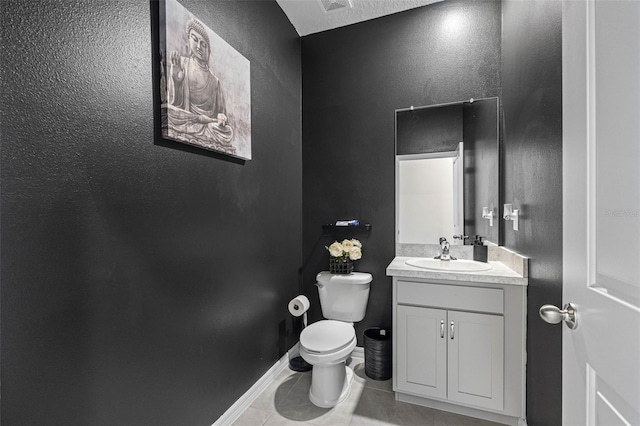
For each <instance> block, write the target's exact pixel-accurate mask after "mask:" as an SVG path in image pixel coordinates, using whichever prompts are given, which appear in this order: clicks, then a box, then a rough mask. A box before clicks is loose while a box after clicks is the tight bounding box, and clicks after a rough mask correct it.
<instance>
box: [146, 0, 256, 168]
mask: <svg viewBox="0 0 640 426" xmlns="http://www.w3.org/2000/svg"><path fill="white" fill-rule="evenodd" d="M211 4H212V5H213V4H214V3H211ZM212 7H213V6H212ZM159 8H160V10H159V28H158V35H159V42H158V47H159V49H160V55H159V60H160V75H159V82H160V96H159V99H160V128H161V133H162V137H163V138H166V139H171V140H174V141H178V142H182V143H185V144H188V145H192V146H196V147H199V148H204V149H207V150H211V151H216V152H219V153H222V154H226V155H230V156H232V157H236V158H240V159H243V160H250V159H251V88H250V81H251V80H250V64H249V61H248V60H247V59H246V58H245V57H244V56H242V55H241V54H240V53H239V52H238V51H236V50H235V49H234V48H233V47H231V46H230V45H229V44H228V43H227V42H225V41H224V40H223V39H222V38H220V37H219V36H218V35H217V34H216V33H215V32H214V31H212V30H211V29H210V28H209V27H208V26H207V25H206V24H205V23H203V22H202V21H201V20H199V19H198V18H197V17H195V16H194V15H193V14H192V13H191V12H189V11H188V10H187V9H186V8H185V7H184V6H182V5H181V4H180V3H178V2H177V1H176V0H160V1H159Z"/></svg>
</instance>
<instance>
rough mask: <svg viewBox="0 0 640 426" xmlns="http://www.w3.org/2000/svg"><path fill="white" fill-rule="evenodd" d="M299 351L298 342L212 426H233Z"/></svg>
mask: <svg viewBox="0 0 640 426" xmlns="http://www.w3.org/2000/svg"><path fill="white" fill-rule="evenodd" d="M297 353H298V345H297V344H296V345H295V346H294V347H293V348H291V350H289V351H288V352H287V353H286V354H284V355H283V356H282V358H280V359H279V360H277V361H276V362H275V364H273V366H272V367H271V368H270V369H269V370H267V372H266V373H264V374H263V375H262V377H260V378H259V379H258V381H257V382H255V383H254V384H253V386H251V387H250V388H249V390H248V391H246V392H245V393H244V395H242V396H241V397H240V398H238V400H237V401H236V402H234V403H233V405H232V406H231V407H229V409H228V410H227V411H225V412H224V414H222V415H221V416H220V417H219V418H218V420H216V422H215V423H214V424H213V425H212V426H231V425H232V424H233V422H235V421H236V420H238V418H239V417H240V416H241V415H242V413H244V412H245V410H246V409H247V408H249V407H250V406H251V404H253V401H255V400H256V398H258V396H260V394H261V393H262V392H263V391H264V390H265V389H266V388H267V387H268V386H269V385H270V384H271V383H272V382H273V381H274V380H275V378H276V377H277V376H278V374H280V373H281V372H282V371H284V369H285V368H287V367H288V366H289V357H290V356H292V357H295V356H297Z"/></svg>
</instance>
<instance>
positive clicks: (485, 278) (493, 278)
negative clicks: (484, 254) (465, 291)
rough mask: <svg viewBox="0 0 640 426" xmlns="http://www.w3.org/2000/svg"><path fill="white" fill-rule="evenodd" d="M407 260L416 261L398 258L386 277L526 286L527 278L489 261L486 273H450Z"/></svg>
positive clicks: (389, 267)
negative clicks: (412, 264) (413, 263)
mask: <svg viewBox="0 0 640 426" xmlns="http://www.w3.org/2000/svg"><path fill="white" fill-rule="evenodd" d="M409 259H417V258H415V257H404V256H398V257H396V258H395V259H393V261H392V262H391V263H390V264H389V266H387V275H388V276H393V277H405V278H422V279H432V280H446V281H458V282H471V281H473V282H480V283H495V284H510V285H520V286H526V285H527V284H528V281H529V280H528V278H526V277H523V276H522V275H520V274H518V273H516V272H514V271H513V270H512V269H509V268H508V267H507V266H505V265H504V264H503V263H502V262H497V261H489V262H488V263H489V265H491V266H492V268H491V269H490V270H488V271H478V272H450V271H435V270H431V269H424V268H418V267H416V266H411V265H407V264H406V261H407V260H409Z"/></svg>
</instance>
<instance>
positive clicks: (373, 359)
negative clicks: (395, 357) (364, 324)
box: [364, 327, 391, 380]
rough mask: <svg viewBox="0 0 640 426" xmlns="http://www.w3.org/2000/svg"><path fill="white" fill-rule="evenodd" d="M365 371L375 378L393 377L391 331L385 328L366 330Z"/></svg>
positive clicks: (368, 375) (385, 378)
mask: <svg viewBox="0 0 640 426" xmlns="http://www.w3.org/2000/svg"><path fill="white" fill-rule="evenodd" d="M364 372H365V373H366V375H367V377H369V378H371V379H373V380H388V379H390V378H391V332H390V331H389V330H387V329H384V328H377V327H376V328H368V329H366V330H365V331H364Z"/></svg>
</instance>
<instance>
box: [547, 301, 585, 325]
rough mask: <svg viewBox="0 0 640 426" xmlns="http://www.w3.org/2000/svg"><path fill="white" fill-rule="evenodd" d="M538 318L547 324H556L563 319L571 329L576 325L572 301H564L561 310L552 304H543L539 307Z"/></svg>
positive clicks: (574, 307) (576, 319)
mask: <svg viewBox="0 0 640 426" xmlns="http://www.w3.org/2000/svg"><path fill="white" fill-rule="evenodd" d="M540 318H542V319H543V320H545V321H546V322H548V323H549V324H557V323H559V322H560V321H564V322H565V324H567V327H569V328H570V329H571V330H574V329H575V328H577V327H578V317H577V315H576V305H574V304H573V303H565V305H564V306H563V309H562V310H560V309H559V308H558V307H556V306H553V305H543V306H542V307H541V308H540Z"/></svg>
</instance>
